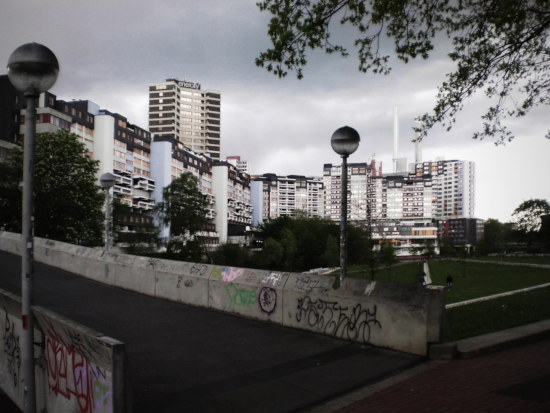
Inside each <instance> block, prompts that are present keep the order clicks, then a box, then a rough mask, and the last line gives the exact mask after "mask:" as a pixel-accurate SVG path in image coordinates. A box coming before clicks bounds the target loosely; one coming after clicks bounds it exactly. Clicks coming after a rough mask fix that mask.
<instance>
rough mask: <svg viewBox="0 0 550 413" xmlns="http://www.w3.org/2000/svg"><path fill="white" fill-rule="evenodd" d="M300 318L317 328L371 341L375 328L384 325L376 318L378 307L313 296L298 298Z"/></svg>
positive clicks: (321, 330)
mask: <svg viewBox="0 0 550 413" xmlns="http://www.w3.org/2000/svg"><path fill="white" fill-rule="evenodd" d="M296 321H297V322H298V323H304V324H307V325H308V326H309V327H311V328H313V329H315V330H316V331H319V332H322V333H325V334H329V335H332V336H334V337H338V338H343V339H347V340H353V341H358V342H362V343H368V342H370V337H371V333H372V331H371V328H372V327H378V328H382V325H381V324H380V322H379V321H378V320H377V319H376V306H374V307H373V309H372V310H371V309H369V308H365V309H363V308H362V306H361V304H356V305H355V306H354V307H353V308H351V309H350V308H349V307H347V306H341V305H340V304H338V302H336V301H325V300H322V299H312V298H311V297H309V296H305V297H303V298H299V299H298V303H297V311H296Z"/></svg>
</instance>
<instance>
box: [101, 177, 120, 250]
mask: <svg viewBox="0 0 550 413" xmlns="http://www.w3.org/2000/svg"><path fill="white" fill-rule="evenodd" d="M115 182H116V176H115V175H113V174H112V173H110V172H105V173H104V174H103V175H101V177H100V178H99V183H100V184H101V186H102V187H103V188H104V189H105V192H106V195H105V251H109V250H110V249H111V246H112V244H113V237H112V231H111V229H112V228H111V215H112V214H111V193H110V190H111V188H112V187H113V186H114V185H115Z"/></svg>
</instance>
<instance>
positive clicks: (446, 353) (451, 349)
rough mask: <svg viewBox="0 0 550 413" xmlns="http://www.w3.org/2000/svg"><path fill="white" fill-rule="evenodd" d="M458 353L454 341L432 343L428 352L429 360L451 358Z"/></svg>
mask: <svg viewBox="0 0 550 413" xmlns="http://www.w3.org/2000/svg"><path fill="white" fill-rule="evenodd" d="M457 354H458V346H457V344H456V343H442V344H432V345H431V346H430V350H429V353H428V358H429V359H430V360H452V359H454V358H456V356H457Z"/></svg>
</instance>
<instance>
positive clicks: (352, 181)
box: [323, 162, 372, 225]
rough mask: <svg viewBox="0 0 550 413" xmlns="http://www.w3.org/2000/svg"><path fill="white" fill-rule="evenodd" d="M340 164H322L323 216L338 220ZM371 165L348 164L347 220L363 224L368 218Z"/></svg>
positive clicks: (340, 187)
mask: <svg viewBox="0 0 550 413" xmlns="http://www.w3.org/2000/svg"><path fill="white" fill-rule="evenodd" d="M341 180H342V166H341V165H332V164H324V165H323V185H324V190H325V208H324V216H325V217H326V218H328V219H331V220H333V221H337V222H338V221H340V204H341V199H342V181H341ZM371 185H372V181H371V165H370V164H368V163H366V162H363V163H349V164H348V221H350V222H355V223H356V224H361V225H365V224H366V223H367V222H368V220H369V198H370V194H371V192H372V187H371Z"/></svg>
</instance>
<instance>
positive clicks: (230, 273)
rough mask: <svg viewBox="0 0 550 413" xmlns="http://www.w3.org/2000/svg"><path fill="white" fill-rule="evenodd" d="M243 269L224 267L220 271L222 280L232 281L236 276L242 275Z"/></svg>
mask: <svg viewBox="0 0 550 413" xmlns="http://www.w3.org/2000/svg"><path fill="white" fill-rule="evenodd" d="M243 272H244V270H243V269H242V268H233V267H224V268H223V271H222V277H223V280H224V281H226V282H232V281H234V280H235V279H236V278H239V277H240V276H241V275H243Z"/></svg>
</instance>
